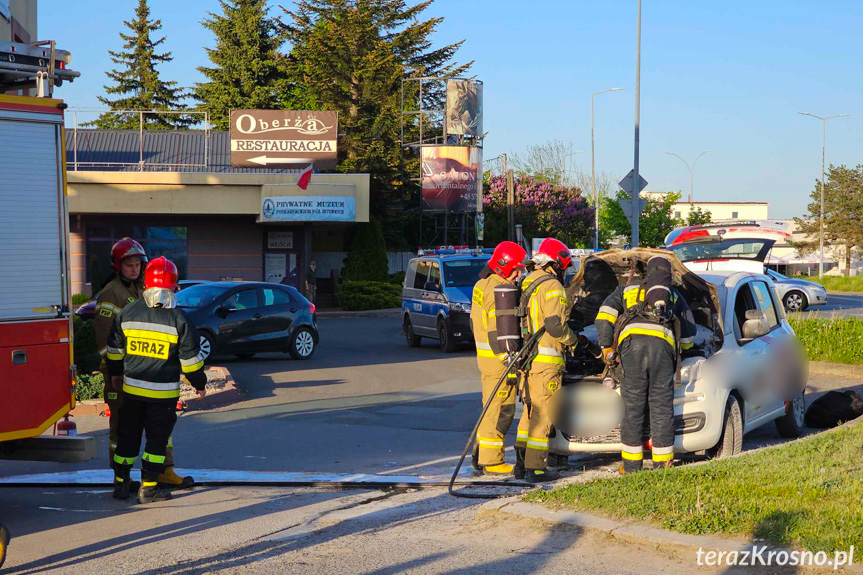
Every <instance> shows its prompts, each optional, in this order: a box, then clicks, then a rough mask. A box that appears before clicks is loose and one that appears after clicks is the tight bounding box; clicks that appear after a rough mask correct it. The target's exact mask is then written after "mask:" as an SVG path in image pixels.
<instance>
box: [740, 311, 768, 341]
mask: <svg viewBox="0 0 863 575" xmlns="http://www.w3.org/2000/svg"><path fill="white" fill-rule="evenodd" d="M741 331H742V332H743V339H745V340H748V341H752V340H753V339H756V338H759V337H762V336H765V335H767V334H768V333H770V326H769V325H768V324H767V318H766V317H765V316H764V313H763V312H761V311H759V310H756V309H751V310H749V311H747V312H746V321H745V322H743V327H742V328H741Z"/></svg>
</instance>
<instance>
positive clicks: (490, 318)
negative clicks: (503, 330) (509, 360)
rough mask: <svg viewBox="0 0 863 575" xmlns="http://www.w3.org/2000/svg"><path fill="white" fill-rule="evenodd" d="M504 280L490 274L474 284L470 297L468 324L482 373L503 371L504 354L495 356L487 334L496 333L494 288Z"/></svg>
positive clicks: (494, 274) (504, 281)
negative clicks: (471, 330)
mask: <svg viewBox="0 0 863 575" xmlns="http://www.w3.org/2000/svg"><path fill="white" fill-rule="evenodd" d="M502 283H506V280H505V279H503V278H502V277H500V276H499V275H497V274H496V273H492V274H491V275H489V276H488V277H486V278H483V279H481V280H479V281H478V282H476V284H475V285H474V286H473V296H472V297H471V308H470V323H471V328H472V329H473V338H474V342H475V343H476V357H477V364H478V365H479V369H480V371H482V372H484V373H490V374H494V373H498V372H501V371H503V369H504V366H503V364H502V362H503V360H504V359H506V354H505V353H501V354H497V355H496V354H495V353H494V351H493V350H492V345H491V342H489V340H488V338H489V332H495V333H496V332H497V310H496V309H495V305H494V288H495V287H497V286H499V285H500V284H502Z"/></svg>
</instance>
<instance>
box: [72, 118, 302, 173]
mask: <svg viewBox="0 0 863 575" xmlns="http://www.w3.org/2000/svg"><path fill="white" fill-rule="evenodd" d="M142 158H143V163H142V162H141V160H142ZM66 167H67V169H68V170H70V171H100V172H138V171H147V172H153V171H157V172H219V173H236V174H242V173H249V174H279V173H281V174H291V173H299V171H300V168H293V169H271V168H264V167H261V168H232V167H231V139H230V134H229V133H228V132H217V131H213V130H211V131H209V132H204V131H203V130H145V131H144V132H143V133H140V132H139V131H138V130H95V129H84V130H82V129H80V128H79V129H77V130H76V129H68V130H66Z"/></svg>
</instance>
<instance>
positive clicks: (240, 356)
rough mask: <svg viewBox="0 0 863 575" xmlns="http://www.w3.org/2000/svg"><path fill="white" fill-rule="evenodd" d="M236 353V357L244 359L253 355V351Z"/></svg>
mask: <svg viewBox="0 0 863 575" xmlns="http://www.w3.org/2000/svg"><path fill="white" fill-rule="evenodd" d="M236 355H237V357H238V358H240V359H242V360H244V361H248V360H250V359H252V358H253V357H255V354H254V353H238V354H236Z"/></svg>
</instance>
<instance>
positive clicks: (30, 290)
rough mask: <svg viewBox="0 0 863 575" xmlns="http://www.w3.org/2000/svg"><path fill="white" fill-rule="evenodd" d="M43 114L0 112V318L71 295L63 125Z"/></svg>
mask: <svg viewBox="0 0 863 575" xmlns="http://www.w3.org/2000/svg"><path fill="white" fill-rule="evenodd" d="M41 115H42V114H32V113H30V114H25V113H22V114H20V115H18V116H17V117H16V116H15V113H14V112H9V111H3V112H0V321H3V320H8V319H31V318H40V317H52V316H56V315H57V309H56V308H55V306H62V304H63V302H65V301H66V297H65V284H66V277H65V262H64V257H65V256H64V253H65V238H64V234H65V229H66V225H65V224H66V222H65V221H63V220H64V218H65V213H64V211H65V210H64V209H63V204H62V202H61V197H62V196H61V194H62V190H63V184H62V173H61V172H60V170H61V165H62V162H61V158H60V150H61V147H60V125H59V122H58V121H53V122H51V121H39V116H41Z"/></svg>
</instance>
